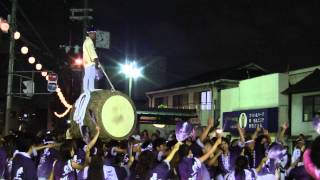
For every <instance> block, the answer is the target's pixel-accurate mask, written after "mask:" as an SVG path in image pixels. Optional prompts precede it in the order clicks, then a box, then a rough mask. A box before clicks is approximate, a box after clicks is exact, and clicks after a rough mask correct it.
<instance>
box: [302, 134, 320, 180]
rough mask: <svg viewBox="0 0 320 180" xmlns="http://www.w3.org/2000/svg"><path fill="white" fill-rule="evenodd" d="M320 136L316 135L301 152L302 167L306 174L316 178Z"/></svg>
mask: <svg viewBox="0 0 320 180" xmlns="http://www.w3.org/2000/svg"><path fill="white" fill-rule="evenodd" d="M319 149H320V136H318V137H317V138H316V139H315V140H314V141H313V142H312V145H311V148H308V149H307V150H306V151H305V152H304V154H303V162H304V167H305V169H306V171H307V172H308V174H309V175H310V176H311V177H312V178H314V179H316V180H319V179H320V151H319Z"/></svg>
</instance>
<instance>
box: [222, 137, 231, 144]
mask: <svg viewBox="0 0 320 180" xmlns="http://www.w3.org/2000/svg"><path fill="white" fill-rule="evenodd" d="M221 141H224V142H226V143H227V144H228V145H230V139H229V138H225V137H222V138H221Z"/></svg>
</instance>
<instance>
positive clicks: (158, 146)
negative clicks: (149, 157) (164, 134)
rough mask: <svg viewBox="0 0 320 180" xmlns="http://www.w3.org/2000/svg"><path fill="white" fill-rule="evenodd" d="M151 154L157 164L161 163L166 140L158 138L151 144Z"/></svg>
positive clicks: (164, 153) (164, 152)
mask: <svg viewBox="0 0 320 180" xmlns="http://www.w3.org/2000/svg"><path fill="white" fill-rule="evenodd" d="M152 147H153V153H154V155H155V157H156V159H157V161H158V162H161V161H162V160H163V159H164V157H165V156H166V151H167V147H166V140H165V139H163V138H158V139H156V140H154V141H153V142H152Z"/></svg>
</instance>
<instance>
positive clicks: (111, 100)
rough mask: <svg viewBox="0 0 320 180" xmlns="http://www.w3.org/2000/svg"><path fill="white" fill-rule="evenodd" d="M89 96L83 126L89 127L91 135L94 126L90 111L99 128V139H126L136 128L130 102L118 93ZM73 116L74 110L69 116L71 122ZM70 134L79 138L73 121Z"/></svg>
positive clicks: (94, 92) (102, 91) (108, 92)
mask: <svg viewBox="0 0 320 180" xmlns="http://www.w3.org/2000/svg"><path fill="white" fill-rule="evenodd" d="M90 96H91V97H90V101H89V104H88V106H87V108H86V114H85V118H84V120H83V124H84V125H85V126H87V127H89V130H90V133H91V135H94V134H95V133H96V128H95V126H96V125H95V122H94V121H93V119H92V118H91V116H90V111H91V112H92V113H93V114H94V115H95V119H96V123H97V124H98V125H99V127H100V128H101V132H100V138H103V139H115V140H123V139H127V138H128V137H129V136H130V135H131V134H132V133H133V131H134V130H135V127H136V109H135V106H134V104H133V102H132V100H131V99H130V98H129V97H128V96H127V95H125V94H123V93H121V92H119V91H114V92H112V91H110V90H98V91H93V92H91V94H90ZM73 114H74V109H73V110H72V112H71V116H70V119H72V120H73ZM70 133H71V136H72V137H81V133H80V127H79V126H78V124H76V122H75V121H71V128H70Z"/></svg>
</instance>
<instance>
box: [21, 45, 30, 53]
mask: <svg viewBox="0 0 320 180" xmlns="http://www.w3.org/2000/svg"><path fill="white" fill-rule="evenodd" d="M28 51H29V49H28V47H26V46H23V47H22V48H21V53H22V54H27V53H28Z"/></svg>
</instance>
